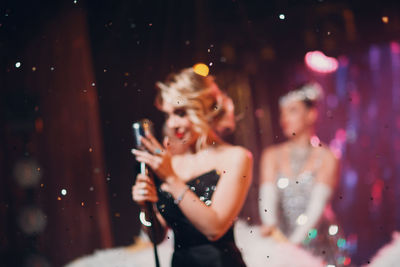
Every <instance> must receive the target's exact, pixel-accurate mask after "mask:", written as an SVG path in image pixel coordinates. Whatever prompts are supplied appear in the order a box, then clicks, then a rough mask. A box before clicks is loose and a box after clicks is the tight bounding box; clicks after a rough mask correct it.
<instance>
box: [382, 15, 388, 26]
mask: <svg viewBox="0 0 400 267" xmlns="http://www.w3.org/2000/svg"><path fill="white" fill-rule="evenodd" d="M382 22H383V23H385V24H387V23H389V17H388V16H383V17H382Z"/></svg>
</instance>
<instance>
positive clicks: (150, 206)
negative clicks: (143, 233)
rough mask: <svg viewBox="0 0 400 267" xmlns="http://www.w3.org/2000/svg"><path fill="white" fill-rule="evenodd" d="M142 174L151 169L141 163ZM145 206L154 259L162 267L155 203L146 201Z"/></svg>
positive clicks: (146, 173) (157, 265) (157, 266)
mask: <svg viewBox="0 0 400 267" xmlns="http://www.w3.org/2000/svg"><path fill="white" fill-rule="evenodd" d="M140 173H141V174H144V175H149V169H148V168H147V166H146V164H145V163H144V162H140ZM145 206H146V211H147V214H148V216H149V222H150V224H151V225H150V226H146V227H149V228H150V230H149V231H148V234H149V236H150V241H151V243H152V244H153V252H154V259H155V263H156V267H160V260H159V258H158V250H157V244H156V240H155V237H156V234H157V230H156V226H155V220H156V218H155V213H154V206H153V203H151V202H149V201H146V202H145Z"/></svg>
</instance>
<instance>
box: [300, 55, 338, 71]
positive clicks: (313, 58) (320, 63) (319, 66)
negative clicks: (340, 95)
mask: <svg viewBox="0 0 400 267" xmlns="http://www.w3.org/2000/svg"><path fill="white" fill-rule="evenodd" d="M304 61H305V62H306V65H307V67H309V68H310V69H312V70H313V71H316V72H320V73H331V72H334V71H336V70H337V68H338V67H339V63H338V61H337V59H336V58H333V57H328V56H326V55H325V54H324V53H322V52H321V51H311V52H308V53H307V54H306V55H305V57H304Z"/></svg>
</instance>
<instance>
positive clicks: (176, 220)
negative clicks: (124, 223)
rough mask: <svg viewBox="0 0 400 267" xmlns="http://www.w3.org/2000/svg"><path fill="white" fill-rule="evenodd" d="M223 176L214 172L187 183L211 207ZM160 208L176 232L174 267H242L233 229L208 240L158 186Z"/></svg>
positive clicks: (243, 264) (242, 263)
mask: <svg viewBox="0 0 400 267" xmlns="http://www.w3.org/2000/svg"><path fill="white" fill-rule="evenodd" d="M219 177H220V176H219V174H218V173H217V172H216V171H215V170H213V171H210V172H208V173H205V174H203V175H201V176H199V177H197V178H195V179H193V180H190V181H189V182H187V183H186V184H187V185H188V186H189V188H190V189H191V190H192V191H193V192H194V193H195V194H196V195H197V196H198V197H199V199H200V200H201V201H203V202H204V203H205V204H206V205H211V197H212V194H213V193H214V191H215V188H216V185H217V182H218V180H219ZM158 198H159V201H158V202H157V208H158V210H159V211H160V213H161V215H162V216H163V217H164V219H165V220H166V221H167V223H168V225H169V226H170V227H171V228H172V230H173V232H174V237H175V238H174V239H175V240H174V241H175V242H174V254H173V256H172V264H171V265H172V267H181V266H184V267H188V266H189V267H205V266H207V267H239V266H240V267H242V266H246V265H245V263H244V262H243V259H242V256H241V254H240V251H239V249H238V248H237V247H236V245H235V241H234V236H233V226H232V227H231V228H229V230H228V231H227V232H226V233H225V235H224V236H222V237H221V238H220V239H218V240H217V241H210V240H208V239H207V238H206V237H205V236H204V235H203V234H202V233H200V232H199V231H198V230H197V229H196V228H195V227H194V226H193V225H192V224H191V223H190V221H189V220H188V219H187V218H186V217H185V215H183V213H182V212H181V210H180V208H179V207H178V206H177V205H176V204H175V203H174V199H173V197H172V196H171V194H169V193H167V192H165V191H162V190H161V188H160V187H159V186H158Z"/></svg>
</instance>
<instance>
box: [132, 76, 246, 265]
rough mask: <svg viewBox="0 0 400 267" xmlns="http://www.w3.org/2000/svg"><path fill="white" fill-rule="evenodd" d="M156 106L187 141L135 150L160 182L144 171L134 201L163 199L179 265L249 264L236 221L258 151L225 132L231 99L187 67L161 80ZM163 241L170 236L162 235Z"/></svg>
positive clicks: (151, 143) (162, 217) (162, 215)
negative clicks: (180, 146) (175, 149)
mask: <svg viewBox="0 0 400 267" xmlns="http://www.w3.org/2000/svg"><path fill="white" fill-rule="evenodd" d="M157 88H158V95H157V97H156V106H157V107H158V108H159V109H160V110H161V111H163V112H164V113H165V116H166V127H168V130H169V131H173V133H174V135H175V137H176V138H178V139H180V140H181V141H182V142H184V143H186V144H187V148H186V151H184V152H183V151H181V152H182V153H179V154H178V155H172V153H171V152H170V151H169V148H168V139H165V140H164V142H163V145H161V144H160V143H159V142H158V141H157V140H156V139H155V138H154V137H153V136H150V135H149V136H146V138H143V140H142V142H143V144H144V145H145V146H146V148H147V149H148V151H150V152H143V151H137V150H134V151H133V154H134V155H135V156H136V159H137V160H138V161H140V162H145V163H146V164H148V165H149V166H150V167H151V168H152V170H153V171H154V172H155V173H156V175H157V177H158V179H156V180H155V183H153V182H152V181H151V180H150V178H149V177H147V176H144V175H140V174H139V175H138V176H137V179H136V183H135V185H134V186H133V187H132V196H133V200H134V201H136V202H137V203H138V204H139V205H141V206H142V207H144V202H145V201H150V202H152V203H156V206H157V209H155V212H156V214H157V219H158V220H157V222H158V223H159V225H160V226H161V228H162V229H166V228H167V227H170V228H172V230H173V232H174V253H173V257H172V266H173V267H178V266H211V267H212V266H221V267H223V266H227V267H228V266H229V267H234V266H245V264H244V262H243V260H242V257H241V254H240V252H239V250H238V249H237V247H236V245H235V241H234V237H233V224H234V221H235V218H236V217H237V215H238V214H239V211H240V210H241V208H242V205H243V203H244V201H245V198H246V195H247V192H248V189H249V186H250V184H251V179H252V155H251V153H250V152H249V151H247V150H246V149H244V148H242V147H239V146H232V145H229V144H226V143H224V142H223V141H222V140H221V138H220V137H219V136H218V134H217V133H218V132H223V131H224V130H225V129H227V128H232V127H233V125H234V124H233V105H232V101H231V100H230V99H229V98H228V97H227V96H226V95H225V94H223V93H222V92H221V91H220V89H219V88H218V86H217V85H216V83H215V82H214V80H213V78H212V77H211V76H203V75H200V74H198V73H196V72H195V71H194V69H193V68H187V69H184V70H182V71H180V72H179V73H177V74H172V75H170V76H169V77H168V79H167V81H166V82H164V83H161V82H158V83H157ZM155 239H156V241H158V242H160V241H161V240H162V239H163V235H162V234H160V235H159V236H158V237H155Z"/></svg>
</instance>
